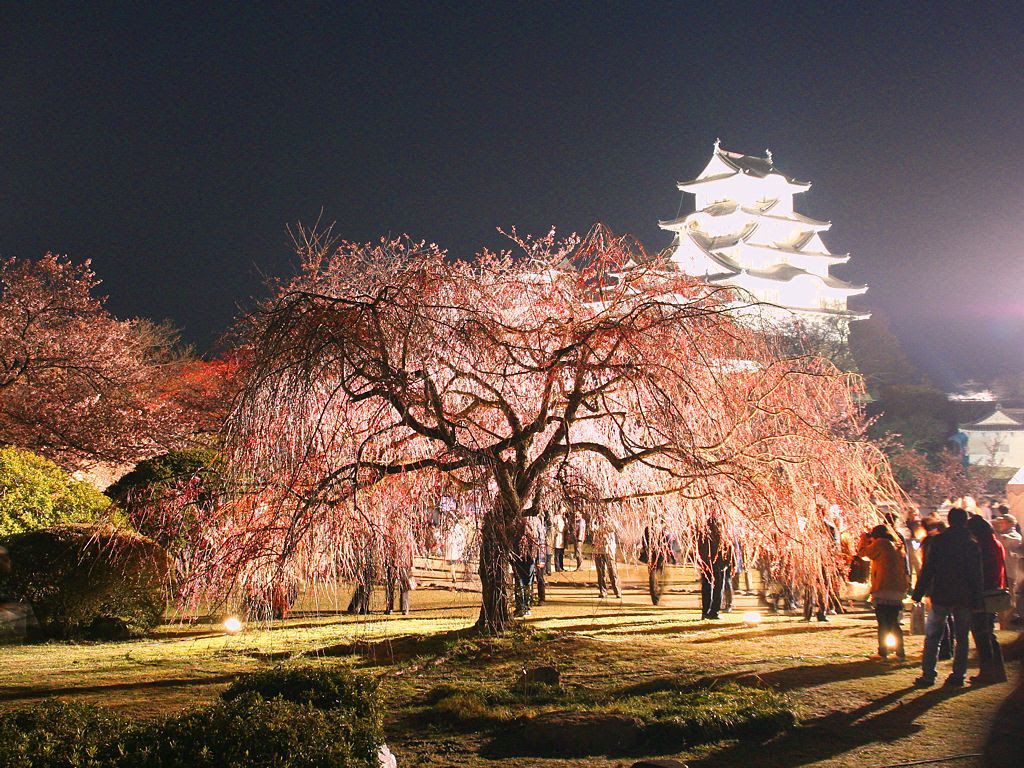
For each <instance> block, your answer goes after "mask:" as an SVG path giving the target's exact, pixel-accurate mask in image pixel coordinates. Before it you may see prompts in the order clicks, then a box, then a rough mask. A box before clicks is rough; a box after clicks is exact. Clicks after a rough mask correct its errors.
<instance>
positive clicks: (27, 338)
mask: <svg viewBox="0 0 1024 768" xmlns="http://www.w3.org/2000/svg"><path fill="white" fill-rule="evenodd" d="M97 286H98V281H97V279H96V276H95V274H94V273H93V271H92V269H91V268H90V266H89V263H88V262H86V263H84V264H78V265H76V264H74V263H72V262H71V261H70V260H69V259H67V258H65V257H61V256H56V255H54V254H52V253H48V254H46V255H45V256H43V257H42V258H41V259H37V260H30V259H24V260H23V259H9V260H7V261H4V262H2V263H0V443H9V444H12V445H17V446H20V447H23V448H28V449H30V450H33V451H37V452H39V453H41V454H43V455H45V456H47V457H48V458H50V459H52V460H54V461H56V462H58V463H59V464H61V465H63V466H65V467H67V468H78V467H81V466H83V465H88V464H92V463H96V462H110V463H115V464H116V463H124V462H130V461H134V460H137V459H138V458H140V457H142V456H144V455H147V454H148V455H151V454H152V453H154V452H159V448H160V446H168V445H170V444H172V443H176V442H180V440H181V439H182V437H183V435H188V434H189V432H190V431H191V430H192V427H191V424H190V419H191V418H192V417H191V416H190V415H189V414H188V411H189V409H188V408H187V407H186V406H185V405H184V404H183V403H181V402H180V401H179V399H178V396H177V392H178V390H179V385H178V384H177V383H176V381H175V377H176V375H177V373H178V371H179V370H180V366H181V363H182V360H181V359H180V357H179V356H178V355H177V354H176V353H175V352H174V345H175V341H176V339H175V336H174V334H173V333H172V332H171V331H169V330H168V328H166V327H164V326H161V325H157V324H154V323H152V322H149V321H146V320H118V319H116V318H114V317H113V316H112V315H111V314H110V313H109V312H108V311H107V310H106V309H105V308H104V306H103V299H102V298H100V297H98V296H97V295H96V288H97Z"/></svg>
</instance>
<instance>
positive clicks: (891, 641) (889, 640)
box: [885, 632, 896, 651]
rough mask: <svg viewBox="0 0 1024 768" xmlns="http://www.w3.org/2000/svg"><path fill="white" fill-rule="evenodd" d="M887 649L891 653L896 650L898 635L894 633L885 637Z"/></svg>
mask: <svg viewBox="0 0 1024 768" xmlns="http://www.w3.org/2000/svg"><path fill="white" fill-rule="evenodd" d="M885 647H886V648H888V649H889V650H890V651H891V650H893V649H894V648H896V635H894V634H893V633H892V632H890V633H889V634H888V635H886V636H885Z"/></svg>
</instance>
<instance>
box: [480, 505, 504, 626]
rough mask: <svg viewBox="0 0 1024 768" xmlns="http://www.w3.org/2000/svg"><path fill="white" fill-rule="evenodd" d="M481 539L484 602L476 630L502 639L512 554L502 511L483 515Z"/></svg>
mask: <svg viewBox="0 0 1024 768" xmlns="http://www.w3.org/2000/svg"><path fill="white" fill-rule="evenodd" d="M480 533H481V536H480V587H481V589H482V592H483V602H482V603H481V605H480V618H479V619H477V622H476V626H477V628H478V629H479V630H480V631H481V632H485V633H487V634H489V635H500V634H501V633H503V632H505V631H506V630H507V629H508V628H509V624H510V623H511V616H510V615H509V610H508V580H509V556H508V555H509V550H508V536H507V525H506V516H505V515H504V514H503V512H502V510H501V509H500V507H498V506H497V505H496V507H495V508H493V509H491V510H488V512H487V514H485V515H484V519H483V523H482V525H481V531H480Z"/></svg>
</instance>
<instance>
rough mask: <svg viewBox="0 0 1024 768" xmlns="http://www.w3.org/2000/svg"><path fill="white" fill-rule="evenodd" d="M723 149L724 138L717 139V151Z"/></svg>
mask: <svg viewBox="0 0 1024 768" xmlns="http://www.w3.org/2000/svg"><path fill="white" fill-rule="evenodd" d="M721 151H722V140H721V139H715V152H721Z"/></svg>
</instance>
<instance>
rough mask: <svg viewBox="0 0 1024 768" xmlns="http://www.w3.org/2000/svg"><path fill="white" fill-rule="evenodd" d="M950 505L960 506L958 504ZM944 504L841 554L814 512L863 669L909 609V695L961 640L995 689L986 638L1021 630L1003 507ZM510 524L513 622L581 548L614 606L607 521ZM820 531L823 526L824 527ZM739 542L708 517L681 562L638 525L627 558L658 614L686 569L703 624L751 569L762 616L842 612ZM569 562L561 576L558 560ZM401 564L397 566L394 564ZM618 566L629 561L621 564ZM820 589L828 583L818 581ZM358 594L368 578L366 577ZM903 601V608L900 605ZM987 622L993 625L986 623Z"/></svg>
mask: <svg viewBox="0 0 1024 768" xmlns="http://www.w3.org/2000/svg"><path fill="white" fill-rule="evenodd" d="M961 503H962V502H961ZM966 506H968V505H966V504H964V505H963V506H956V505H954V504H946V505H944V507H941V508H940V509H939V510H938V511H936V512H934V513H932V514H930V515H927V516H925V517H923V518H922V517H918V516H914V517H912V518H910V519H908V520H907V521H905V522H900V521H899V520H898V519H896V518H895V517H894V516H892V515H890V516H888V517H887V523H886V524H883V525H878V526H876V527H874V528H873V529H871V530H870V531H867V532H865V533H864V534H863V535H861V537H860V540H859V542H856V543H855V544H853V543H850V532H847V531H843V532H842V533H841V532H840V529H841V527H842V526H841V525H840V524H839V523H838V522H837V518H836V516H835V515H832V514H830V510H829V509H828V508H827V507H825V506H822V508H821V509H820V510H818V511H819V512H820V514H821V515H822V519H823V520H824V521H825V523H826V527H827V528H828V529H829V530H832V531H833V533H834V537H835V547H836V553H837V557H839V558H843V557H845V558H847V562H848V564H849V573H848V574H847V581H850V582H869V587H868V592H869V594H870V601H871V604H872V606H873V609H874V613H875V617H876V620H877V630H878V631H877V637H878V649H877V652H876V653H874V654H872V658H877V659H896V660H900V661H903V660H905V659H906V656H907V652H906V646H905V637H904V631H903V620H904V615H905V607H906V606H907V605H908V602H909V603H910V607H911V614H910V617H911V623H912V624H914V623H917V624H920V625H922V626H921V627H919V629H923V632H924V636H925V640H924V649H923V657H922V672H921V675H920V677H919V678H918V679H917V681H916V684H917V685H919V686H929V685H932V684H934V683H935V681H936V677H937V674H938V673H937V665H938V663H939V662H940V661H944V660H952V670H951V672H950V673H949V675H948V677H947V678H946V681H945V682H946V684H947V685H951V686H958V685H963V684H964V682H965V677H966V674H967V657H968V650H969V638H970V637H973V639H974V643H975V646H976V648H977V654H978V663H979V666H980V670H979V672H978V674H977V675H975V676H974V677H972V678H971V679H970V681H971V682H972V683H973V684H985V683H991V682H999V681H1002V680H1005V679H1006V671H1005V667H1004V663H1003V655H1002V651H1001V649H1000V646H999V643H998V641H997V639H996V634H995V630H996V625H997V621H1001V622H1002V623H1003V624H1009V623H1018V624H1022V623H1024V621H1022V615H1021V612H1022V611H1024V563H1022V561H1024V545H1022V537H1021V532H1020V526H1019V524H1018V523H1017V520H1016V518H1015V517H1014V516H1013V515H1012V514H1010V511H1009V509H1007V508H1006V507H1005V506H999V505H994V504H993V505H992V506H990V507H989V506H985V507H977V506H974V505H970V506H971V509H972V511H970V512H969V511H968V510H967V509H965V507H966ZM527 512H528V513H532V514H527V515H524V516H523V517H521V518H520V521H519V527H518V529H516V530H515V531H513V532H512V535H511V537H510V553H509V554H510V562H511V567H512V576H513V584H514V598H515V615H516V616H528V615H529V614H530V609H531V606H533V605H538V604H543V602H544V600H545V598H546V596H547V595H546V592H547V589H546V586H547V585H546V580H545V577H546V576H547V575H548V574H551V573H558V572H561V571H566V570H569V569H573V568H574V569H575V570H577V571H578V570H580V569H581V568H582V566H583V559H584V544H585V543H588V544H589V545H590V552H591V555H592V557H593V562H594V569H595V571H596V580H597V591H598V596H599V597H600V598H602V599H603V598H606V597H608V595H609V594H613V595H614V596H615V597H616V598H618V597H621V585H620V581H619V575H618V571H617V564H616V563H617V559H618V556H619V554H620V553H619V549H620V546H621V542H620V541H619V534H618V530H617V528H616V525H615V523H614V521H613V520H612V519H611V518H610V517H607V516H602V515H600V514H599V513H598V514H591V515H584V514H582V513H579V512H576V511H573V510H571V509H566V508H565V507H563V506H559V505H555V506H554V507H553V508H551V509H544V510H541V509H540V505H539V504H538V505H537V506H536V508H534V509H528V510H527ZM830 521H831V522H830ZM739 533H740V532H738V531H734V530H731V529H730V528H729V527H728V526H727V525H726V524H724V523H723V522H721V521H720V520H718V519H717V518H716V517H715V516H713V515H712V516H711V517H710V518H709V519H708V520H707V521H706V525H705V527H704V528H703V530H702V531H701V532H700V534H699V535H698V536H697V538H696V542H695V547H694V550H693V551H692V552H688V553H686V555H683V554H682V553H681V552H680V551H679V548H678V546H677V544H676V542H674V541H673V540H672V539H671V537H670V536H669V535H668V534H667V533H666V531H664V530H663V529H661V528H660V527H658V526H656V525H655V526H653V527H652V526H651V525H648V526H647V527H646V528H645V529H644V531H643V534H642V537H641V539H640V541H639V542H637V543H636V545H637V548H638V550H637V553H635V554H636V556H637V559H638V560H640V561H641V562H644V563H646V564H647V567H648V571H649V574H650V592H651V600H652V602H653V603H654V604H658V601H659V599H660V597H661V593H662V588H663V585H664V583H665V581H664V573H665V567H666V565H668V564H670V563H671V564H674V563H679V564H682V562H683V561H684V560H686V561H690V560H692V562H693V563H694V564H695V566H696V568H697V570H698V572H699V575H700V582H701V590H700V591H701V616H702V618H703V619H704V620H706V621H715V620H717V619H718V618H719V615H720V613H721V612H724V611H729V610H731V608H732V605H733V595H734V593H735V592H736V591H738V589H739V586H740V580H741V578H742V577H745V587H746V592H747V593H748V594H752V592H751V578H750V574H751V570H754V571H756V572H759V575H760V592H759V593H757V594H758V597H759V599H760V601H761V604H762V605H764V606H767V607H768V609H769V610H773V611H778V610H797V609H802V610H803V614H804V619H805V620H807V621H811V620H812V617H813V618H814V619H817V620H818V621H828V620H829V619H828V616H829V614H831V613H838V612H843V611H844V610H845V609H844V606H843V603H842V602H841V601H840V599H839V593H840V590H839V588H838V584H836V583H834V580H835V576H834V574H832V573H826V572H825V569H823V572H822V574H821V579H820V580H816V581H813V582H812V583H811V584H810V585H809V586H799V585H794V584H791V583H786V582H785V581H783V580H780V579H779V578H778V577H776V576H774V575H773V570H772V568H771V567H770V566H769V564H768V563H767V562H763V561H755V562H753V563H748V562H745V559H744V553H743V547H742V546H741V545H740V541H741V540H742V538H743V537H742V536H740V535H739ZM401 549H402V552H401V553H397V552H396V553H394V554H395V555H396V557H395V558H394V560H395V563H396V565H395V566H394V567H390V568H389V567H385V568H383V569H378V570H381V571H382V576H383V579H382V581H383V582H384V583H385V586H386V587H387V590H386V591H387V598H388V599H387V608H388V609H389V612H390V610H394V608H395V596H396V593H397V596H398V598H399V609H400V610H402V612H403V613H407V612H408V610H409V590H410V588H412V587H413V585H414V581H413V579H412V567H411V566H412V563H411V553H412V547H409V546H405V547H402V548H401ZM567 550H568V551H569V552H570V553H571V558H572V561H574V562H572V561H570V564H569V568H567V567H566V552H567ZM399 554H400V555H401V556H398V555H399ZM626 559H627V560H628V559H630V557H627V558H626ZM830 580H831V581H830ZM366 582H367V586H369V585H370V584H372V583H373V579H371V577H370V576H369V574H368V576H367V578H366ZM366 593H368V590H367V589H365V588H364V590H363V594H360V589H359V588H358V587H357V590H356V595H354V596H353V603H354V604H358V605H354V606H350V610H354V611H355V612H366V611H367V610H368V602H369V601H368V599H366V598H367V597H368V594H366ZM908 595H909V596H910V599H909V601H908ZM997 616H998V618H997Z"/></svg>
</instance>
